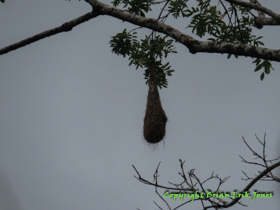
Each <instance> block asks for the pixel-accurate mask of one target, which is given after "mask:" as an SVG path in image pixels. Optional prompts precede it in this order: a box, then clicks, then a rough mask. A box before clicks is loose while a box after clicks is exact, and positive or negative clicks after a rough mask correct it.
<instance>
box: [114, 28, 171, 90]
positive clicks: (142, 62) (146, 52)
mask: <svg viewBox="0 0 280 210" xmlns="http://www.w3.org/2000/svg"><path fill="white" fill-rule="evenodd" d="M136 34H137V33H136V32H133V33H132V34H131V33H128V32H127V31H126V29H124V30H123V32H121V33H118V34H116V35H115V36H113V37H112V39H111V40H110V46H111V47H112V52H113V53H115V54H117V55H122V56H123V57H126V56H128V57H129V60H130V63H129V65H132V64H133V65H135V66H136V69H138V68H139V67H141V68H143V69H145V72H144V78H145V79H146V80H147V82H146V83H148V82H149V75H150V71H149V69H150V65H151V60H152V61H153V62H154V63H155V64H156V81H157V85H158V86H159V87H160V88H162V87H165V88H166V87H167V85H168V83H167V79H166V76H172V72H174V70H173V69H170V68H171V66H170V64H169V62H167V63H163V62H162V59H163V58H166V57H167V56H168V54H169V53H176V51H175V50H174V49H175V48H174V46H173V44H172V43H173V40H172V39H167V36H164V37H161V36H160V35H157V36H155V37H154V38H153V40H152V43H153V44H151V43H150V41H151V40H150V38H149V37H148V36H146V37H145V39H141V40H140V41H139V40H138V39H137V36H136ZM151 55H152V56H153V57H152V58H151Z"/></svg>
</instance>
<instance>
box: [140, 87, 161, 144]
mask: <svg viewBox="0 0 280 210" xmlns="http://www.w3.org/2000/svg"><path fill="white" fill-rule="evenodd" d="M166 122H167V117H166V114H165V112H164V110H163V108H162V106H161V102H160V98H159V93H158V91H153V92H152V91H149V94H148V101H147V107H146V114H145V118H144V127H143V134H144V138H145V139H146V141H147V142H149V143H151V144H156V143H158V142H160V141H161V140H162V139H163V138H164V136H165V125H166Z"/></svg>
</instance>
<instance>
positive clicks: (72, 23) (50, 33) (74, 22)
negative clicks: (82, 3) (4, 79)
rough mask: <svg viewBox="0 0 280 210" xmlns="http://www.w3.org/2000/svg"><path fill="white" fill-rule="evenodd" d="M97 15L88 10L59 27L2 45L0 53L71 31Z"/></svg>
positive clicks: (95, 12)
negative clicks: (8, 44)
mask: <svg viewBox="0 0 280 210" xmlns="http://www.w3.org/2000/svg"><path fill="white" fill-rule="evenodd" d="M98 15H99V13H98V12H97V11H92V12H89V13H87V14H85V15H82V16H80V17H78V18H75V19H73V20H71V21H68V22H66V23H64V24H62V25H61V26H59V27H56V28H53V29H50V30H47V31H44V32H42V33H39V34H36V35H34V36H32V37H29V38H27V39H24V40H22V41H19V42H17V43H14V44H12V45H10V46H7V47H4V48H2V49H0V55H2V54H5V53H8V52H10V51H12V50H16V49H18V48H21V47H24V46H25V45H28V44H31V43H33V42H36V41H38V40H41V39H44V38H46V37H49V36H53V35H55V34H58V33H61V32H67V31H71V30H72V28H74V27H75V26H77V25H79V24H81V23H83V22H85V21H88V20H90V19H92V18H95V17H97V16H98Z"/></svg>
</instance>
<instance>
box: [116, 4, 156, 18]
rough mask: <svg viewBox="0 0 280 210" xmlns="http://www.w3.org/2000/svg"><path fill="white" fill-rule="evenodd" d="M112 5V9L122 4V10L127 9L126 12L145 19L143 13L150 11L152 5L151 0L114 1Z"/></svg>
mask: <svg viewBox="0 0 280 210" xmlns="http://www.w3.org/2000/svg"><path fill="white" fill-rule="evenodd" d="M111 3H113V6H114V7H117V6H119V5H120V4H124V6H123V8H127V9H126V11H128V12H130V13H132V14H135V15H140V16H142V17H145V13H148V12H149V11H151V10H152V9H151V5H152V4H153V1H152V0H114V1H112V2H111Z"/></svg>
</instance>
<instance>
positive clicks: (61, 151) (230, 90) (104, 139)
mask: <svg viewBox="0 0 280 210" xmlns="http://www.w3.org/2000/svg"><path fill="white" fill-rule="evenodd" d="M106 2H107V3H108V2H109V1H106ZM261 3H263V5H264V6H267V7H269V8H271V9H273V10H274V11H275V12H279V11H280V4H279V2H277V1H271V0H267V1H264V2H261ZM90 10H91V7H90V6H89V5H88V4H87V3H85V2H83V1H81V2H79V1H74V0H72V1H71V2H66V1H64V0H60V1H55V0H49V1H43V0H36V1H35V0H26V1H12V0H7V1H6V3H5V4H0V28H1V35H0V36H1V40H0V47H1V48H2V47H5V46H7V45H9V44H12V43H14V42H17V41H20V40H22V39H24V38H27V37H29V36H31V35H34V34H37V33H39V32H42V31H45V30H47V29H50V28H53V27H57V26H59V25H61V24H63V23H64V22H66V21H69V20H71V19H73V18H76V17H78V16H80V15H82V14H84V13H86V12H89V11H90ZM176 24H178V23H176ZM125 27H129V28H133V27H134V26H132V25H131V24H127V23H123V22H122V21H120V20H117V19H114V18H111V17H106V16H100V17H97V18H95V19H92V20H90V21H88V22H86V23H84V24H82V25H80V26H78V27H75V28H74V29H73V30H72V31H70V32H67V33H62V34H58V35H55V36H52V37H50V38H46V39H44V40H41V41H39V42H36V43H33V44H31V45H28V46H26V47H24V48H21V49H18V50H16V51H13V52H10V53H8V54H6V55H2V56H0V123H1V124H0V125H1V126H0V207H1V209H9V210H16V209H19V210H38V209H40V210H50V209H51V210H61V209H67V210H76V209H80V210H88V209H99V210H102V209H104V210H105V209H106V210H107V209H136V208H139V209H141V210H144V209H155V208H156V206H155V205H154V204H153V200H155V201H156V202H158V203H159V204H160V205H161V206H162V207H164V209H166V206H165V205H164V204H163V203H162V202H161V201H160V198H159V197H158V196H157V195H156V193H155V192H154V188H153V187H152V186H147V185H144V184H142V183H140V182H138V181H137V180H136V179H135V178H134V175H136V173H135V171H134V170H133V168H132V164H134V165H135V166H136V168H137V169H138V171H139V172H140V173H141V175H142V176H143V177H144V178H147V179H149V180H150V181H152V180H153V177H152V175H153V173H154V171H155V169H156V167H157V165H158V163H159V161H161V166H160V168H159V173H160V175H161V176H160V178H159V182H160V184H162V185H168V181H171V182H173V183H179V182H180V181H181V179H180V177H179V175H178V172H179V171H180V165H179V161H178V160H179V159H182V160H186V164H185V171H186V172H187V171H189V170H190V169H193V168H195V169H196V174H197V175H198V176H199V177H200V178H201V180H204V179H206V178H208V177H209V176H210V175H211V173H212V171H214V172H215V173H218V174H219V175H220V177H222V178H224V177H226V176H231V178H230V179H229V180H228V181H227V182H226V183H225V184H224V185H223V186H222V188H221V190H224V191H232V190H234V189H238V190H242V189H243V188H244V187H245V186H246V185H247V184H248V182H245V181H242V180H241V177H244V175H243V174H242V172H241V170H245V171H246V172H247V174H248V175H251V176H254V174H256V173H257V171H258V170H262V169H261V168H258V167H256V166H252V165H246V164H244V163H242V162H241V160H240V158H239V156H238V155H242V156H243V157H244V158H247V159H248V160H252V161H253V160H254V159H253V156H252V153H251V152H250V151H249V150H248V149H247V147H246V146H245V145H244V143H243V141H242V136H244V137H245V139H246V140H247V141H248V143H249V144H250V145H251V146H252V147H253V148H255V149H256V150H257V151H259V152H261V151H262V150H261V149H262V148H261V147H260V145H259V144H258V143H257V141H256V138H255V137H254V134H257V135H258V136H259V138H260V139H263V135H264V132H267V150H268V151H267V152H268V158H275V157H277V156H278V155H279V146H280V145H279V139H280V132H279V129H280V110H279V102H280V91H279V81H280V73H279V69H280V65H279V64H278V63H275V62H274V63H273V67H274V68H275V71H273V72H271V74H270V75H267V76H266V77H265V79H264V81H260V79H259V76H260V73H259V72H258V73H254V71H253V70H254V68H255V66H254V64H252V59H251V58H247V59H245V58H241V57H240V58H239V59H235V58H232V59H230V60H228V59H226V57H227V55H218V54H211V55H210V54H205V53H204V54H200V53H198V54H195V55H193V54H190V53H189V51H188V49H186V48H185V47H184V46H182V45H180V44H176V47H177V51H178V53H177V54H174V55H171V56H170V58H169V61H170V63H171V65H172V67H173V68H174V69H175V70H176V71H175V73H174V74H173V76H172V77H169V78H168V82H169V86H168V88H167V89H162V90H160V94H161V100H162V105H163V108H164V109H165V111H166V114H167V116H168V119H169V121H168V123H167V132H166V138H165V145H164V146H163V144H160V146H159V148H158V149H157V150H156V151H153V150H151V149H150V148H149V147H148V146H147V145H146V144H145V143H144V141H143V134H142V126H143V119H144V114H145V107H146V97H147V93H148V86H146V85H145V80H144V76H143V70H141V69H139V70H137V71H136V70H135V68H134V66H130V67H129V66H128V60H127V58H122V57H118V56H116V55H114V54H112V53H111V49H110V47H109V44H108V43H109V40H110V37H111V36H113V35H115V34H116V33H118V32H121V31H122V30H123V28H125ZM184 27H185V25H179V24H178V28H180V29H182V30H184ZM144 30H146V29H144ZM146 31H147V30H146ZM185 32H186V33H187V32H188V31H185ZM257 33H258V35H264V36H265V39H264V41H265V43H266V46H267V47H270V48H275V49H278V48H279V42H278V39H279V35H280V34H279V27H264V29H263V30H262V31H257ZM276 40H277V41H276ZM275 41H276V42H275ZM207 186H209V188H211V187H212V188H213V187H214V186H216V182H211V184H210V183H209V185H207ZM276 187H277V185H276V183H275V182H266V183H258V184H256V185H255V186H253V187H252V191H253V190H259V191H265V192H268V191H274V197H273V198H267V199H258V200H255V201H250V199H248V198H246V199H244V200H243V203H244V204H247V205H249V208H246V209H254V210H263V209H279V205H278V203H277V198H279V193H280V192H279V191H277V188H276ZM161 192H163V191H161ZM167 201H169V203H170V204H171V205H173V206H175V205H174V204H173V203H172V202H171V199H167ZM176 204H179V201H177V202H176ZM189 208H192V209H201V208H202V207H201V205H200V204H198V202H197V204H195V203H194V204H190V205H187V206H186V207H185V208H181V209H189ZM244 208H245V207H241V206H237V205H236V206H234V207H232V208H231V209H232V210H239V209H244Z"/></svg>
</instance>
